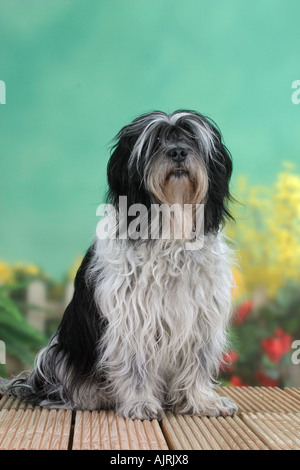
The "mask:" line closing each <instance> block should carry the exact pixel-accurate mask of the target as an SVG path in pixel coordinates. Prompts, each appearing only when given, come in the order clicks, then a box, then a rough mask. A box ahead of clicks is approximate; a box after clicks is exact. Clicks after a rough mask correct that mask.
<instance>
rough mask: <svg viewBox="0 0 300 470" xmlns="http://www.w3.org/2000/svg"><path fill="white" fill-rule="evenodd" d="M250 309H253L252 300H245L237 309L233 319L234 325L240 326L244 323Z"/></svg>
mask: <svg viewBox="0 0 300 470" xmlns="http://www.w3.org/2000/svg"><path fill="white" fill-rule="evenodd" d="M252 309H253V301H252V300H247V301H246V302H243V303H242V304H241V305H240V306H239V307H238V309H237V312H236V315H235V317H234V323H235V324H236V325H240V324H241V323H244V321H245V320H246V318H247V317H248V315H249V314H250V313H251V311H252Z"/></svg>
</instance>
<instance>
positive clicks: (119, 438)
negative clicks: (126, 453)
mask: <svg viewBox="0 0 300 470" xmlns="http://www.w3.org/2000/svg"><path fill="white" fill-rule="evenodd" d="M72 449H73V450H83V449H86V450H91V449H94V450H95V449H98V450H108V449H109V450H151V449H152V450H160V449H168V447H167V444H166V441H165V438H164V436H163V434H162V431H161V429H160V427H159V425H158V422H157V421H156V420H153V421H146V420H145V421H140V420H131V419H125V418H123V417H121V416H118V415H116V414H115V413H114V412H113V411H100V412H97V411H92V412H91V411H77V412H76V418H75V427H74V437H73V445H72Z"/></svg>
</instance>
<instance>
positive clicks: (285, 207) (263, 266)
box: [227, 164, 300, 296]
mask: <svg viewBox="0 0 300 470" xmlns="http://www.w3.org/2000/svg"><path fill="white" fill-rule="evenodd" d="M293 168H294V167H293V165H292V164H291V165H289V164H285V165H284V171H283V172H281V173H279V175H278V177H277V181H276V182H275V183H274V184H273V185H272V186H268V187H267V186H266V187H261V186H255V187H250V185H249V184H248V183H247V180H246V178H239V181H238V189H239V190H240V194H236V198H237V199H238V200H239V201H241V202H242V204H243V206H242V207H238V206H237V207H236V208H235V209H236V213H234V214H233V215H234V217H235V219H236V221H237V223H236V224H229V226H228V227H227V233H228V235H229V236H230V238H231V239H232V240H233V241H234V242H236V244H237V246H238V247H239V253H238V255H239V258H240V260H241V262H240V267H241V272H242V276H243V289H244V290H245V291H247V292H248V293H249V294H251V293H252V292H253V291H254V290H255V289H257V288H259V287H264V288H265V289H266V290H267V291H268V293H269V295H271V296H272V295H274V294H275V293H276V291H277V290H278V289H279V288H280V287H281V286H282V285H283V284H284V283H285V282H286V281H287V280H289V279H293V280H296V281H298V282H299V283H300V176H299V175H297V174H296V173H295V172H293V171H292V169H293ZM237 211H239V212H237ZM233 212H234V211H233Z"/></svg>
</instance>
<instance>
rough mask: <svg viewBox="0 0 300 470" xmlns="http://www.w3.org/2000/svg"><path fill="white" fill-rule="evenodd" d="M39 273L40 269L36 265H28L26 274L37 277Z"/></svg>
mask: <svg viewBox="0 0 300 470" xmlns="http://www.w3.org/2000/svg"><path fill="white" fill-rule="evenodd" d="M39 272H40V269H39V268H38V266H35V265H34V264H28V265H27V266H26V267H25V273H26V274H29V275H30V276H37V274H39Z"/></svg>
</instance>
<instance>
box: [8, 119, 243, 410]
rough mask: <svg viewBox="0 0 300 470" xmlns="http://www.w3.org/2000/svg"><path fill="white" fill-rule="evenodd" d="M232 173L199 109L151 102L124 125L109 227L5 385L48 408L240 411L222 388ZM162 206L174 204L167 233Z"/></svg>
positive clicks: (114, 165)
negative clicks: (66, 299)
mask: <svg viewBox="0 0 300 470" xmlns="http://www.w3.org/2000/svg"><path fill="white" fill-rule="evenodd" d="M231 172H232V161H231V157H230V154H229V152H228V150H227V149H226V147H225V146H224V144H223V142H222V138H221V135H220V132H219V131H218V129H217V127H216V126H215V124H213V122H212V121H211V120H209V119H208V118H206V117H204V116H203V115H201V114H199V113H197V112H195V111H186V110H181V111H176V112H174V113H172V114H169V115H168V114H165V113H163V112H158V111H157V112H151V113H148V114H144V115H142V116H140V117H138V118H137V119H135V120H134V121H133V122H132V123H131V124H129V125H127V126H125V127H124V128H123V129H121V131H120V132H119V134H118V135H117V137H116V142H115V145H114V147H113V149H112V153H111V157H110V160H109V162H108V171H107V176H108V185H109V189H108V194H107V204H108V206H107V210H106V211H105V215H104V217H103V218H102V221H101V225H100V228H99V234H102V235H103V233H104V232H106V236H100V235H99V236H95V239H94V240H93V242H92V244H91V246H90V248H89V250H88V251H87V253H86V255H85V257H84V259H83V261H82V264H81V266H80V268H79V270H78V272H77V275H76V279H75V290H74V295H73V298H72V300H71V302H70V304H69V305H68V307H67V309H66V311H65V313H64V316H63V318H62V321H61V323H60V326H59V327H58V330H57V331H56V333H55V334H54V335H53V337H52V338H51V340H50V342H49V344H48V345H47V347H46V348H45V349H43V350H42V351H41V352H40V353H39V355H38V356H37V359H36V363H35V368H34V370H33V372H31V373H29V375H26V377H24V376H21V377H17V378H15V379H14V380H13V381H10V382H9V383H6V385H3V386H2V389H5V390H6V392H10V393H12V394H15V395H17V396H20V397H22V398H24V399H27V400H28V401H30V402H32V403H34V404H39V405H41V406H50V407H51V406H53V407H59V406H61V407H65V408H73V409H87V410H98V409H114V410H115V411H116V412H117V413H119V414H120V415H122V416H125V417H129V418H138V419H152V418H161V417H162V416H163V415H164V410H172V411H173V412H175V413H187V414H196V415H209V416H218V415H224V416H226V415H232V414H234V413H235V412H236V410H237V407H236V405H235V404H234V403H233V402H231V401H230V400H229V399H228V398H224V397H220V396H219V395H218V394H217V393H216V391H215V387H216V385H217V382H216V378H217V375H218V372H219V367H220V363H221V362H222V357H223V353H224V350H225V347H226V330H227V326H228V321H229V318H230V313H231V300H230V293H231V287H232V276H231V270H230V250H229V248H228V246H227V244H226V243H225V241H224V236H223V235H222V232H221V229H222V226H223V225H224V222H225V220H226V218H228V217H231V216H230V213H229V210H228V207H227V203H228V201H229V199H230V193H229V180H230V176H231ZM124 199H125V200H126V204H127V206H126V207H127V208H128V213H127V214H125V215H126V216H124V214H123V215H121V207H120V201H123V200H124ZM153 206H154V207H156V210H155V211H152V209H151V208H152V207H153ZM136 207H138V208H139V209H140V212H143V211H142V209H141V208H143V209H144V212H143V216H142V217H141V218H140V219H139V221H138V223H136V219H135V217H134V216H135V215H136V213H137V211H136ZM161 207H164V208H166V207H167V208H168V207H169V208H172V210H171V211H169V218H168V220H169V222H170V230H169V236H168V237H166V236H163V235H164V233H165V231H164V229H163V230H161V229H162V225H163V223H162V215H163V214H164V212H163V211H161V210H160V208H161ZM186 207H188V208H189V209H190V210H189V211H184V208H186ZM199 207H200V208H201V207H202V208H204V211H203V217H202V222H203V223H202V224H200V225H201V226H200V227H199V226H198V227H196V220H197V217H196V216H197V214H199V210H198V209H199ZM132 208H133V209H132ZM150 209H151V210H150ZM173 209H174V210H173ZM130 211H131V212H130ZM200 212H201V211H200ZM199 220H201V217H199ZM104 222H105V225H106V231H105V230H104V225H103V223H104ZM145 222H147V223H146V224H145ZM198 225H199V224H198ZM142 226H143V230H142V228H141V227H142ZM183 226H184V228H183ZM145 227H146V228H145ZM153 227H154V228H155V230H156V231H155V230H154V235H153V230H152V229H153ZM178 228H179V229H180V230H179V232H180V233H181V236H180V237H178V236H175V235H176V233H175V232H176V230H177V229H178ZM175 229H176V230H175ZM181 229H182V230H181ZM177 232H178V230H177ZM97 233H98V232H97ZM191 234H194V237H190V235H191Z"/></svg>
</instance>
